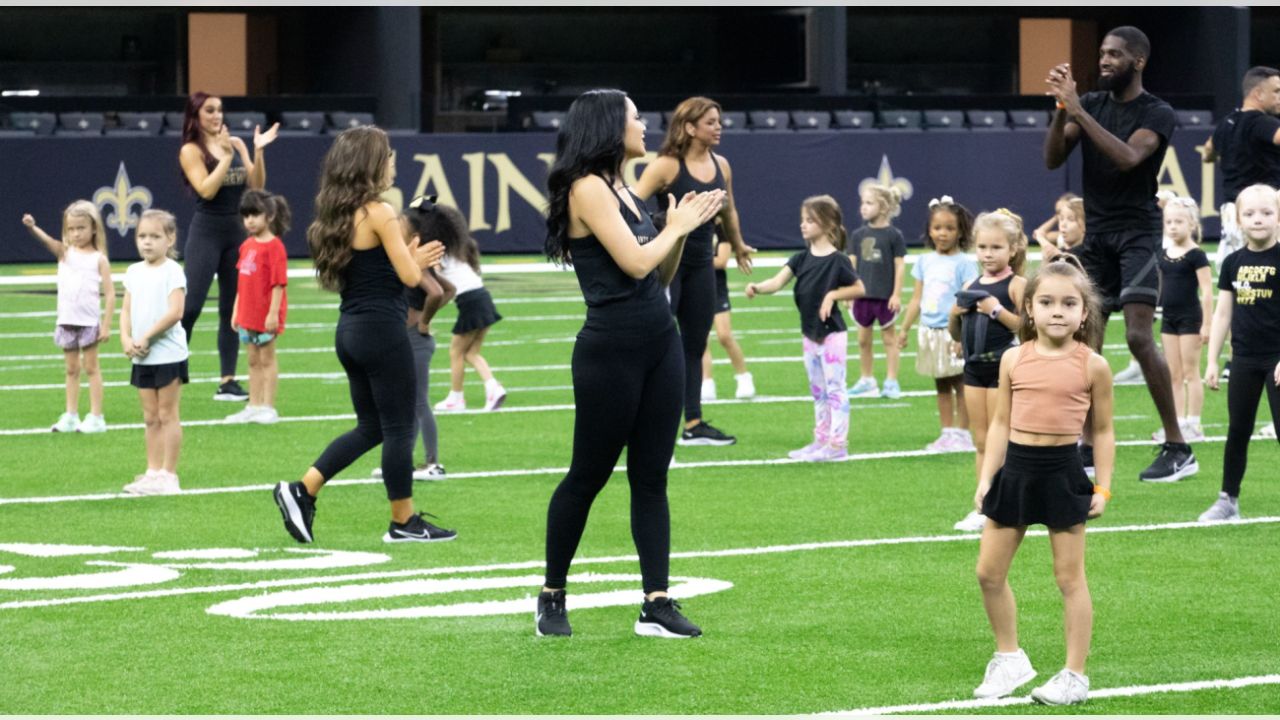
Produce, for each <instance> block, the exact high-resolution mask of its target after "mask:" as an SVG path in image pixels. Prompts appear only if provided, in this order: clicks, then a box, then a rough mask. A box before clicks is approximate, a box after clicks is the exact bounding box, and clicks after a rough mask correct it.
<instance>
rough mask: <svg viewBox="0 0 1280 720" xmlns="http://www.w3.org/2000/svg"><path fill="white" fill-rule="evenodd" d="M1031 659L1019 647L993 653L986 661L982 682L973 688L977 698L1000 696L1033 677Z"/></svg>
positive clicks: (1033, 669)
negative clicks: (1012, 650)
mask: <svg viewBox="0 0 1280 720" xmlns="http://www.w3.org/2000/svg"><path fill="white" fill-rule="evenodd" d="M1035 676H1036V671H1035V668H1033V667H1031V659H1030V658H1028V657H1027V653H1025V652H1024V651H1023V650H1022V649H1021V648H1019V649H1018V651H1017V652H1012V653H999V652H998V653H995V654H994V655H993V656H992V658H991V662H989V663H987V673H986V675H984V676H983V677H982V684H981V685H979V686H978V687H976V688H974V689H973V696H974V697H977V698H1002V697H1004V696H1006V695H1009V694H1010V693H1012V692H1013V691H1014V690H1017V689H1018V688H1020V687H1022V686H1023V685H1026V684H1027V683H1029V682H1031V681H1032V680H1033V679H1035Z"/></svg>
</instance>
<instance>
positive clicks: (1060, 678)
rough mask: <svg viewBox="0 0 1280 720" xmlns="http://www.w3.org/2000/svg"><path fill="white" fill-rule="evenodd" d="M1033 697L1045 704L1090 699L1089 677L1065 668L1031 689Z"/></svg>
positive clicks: (1069, 702) (1072, 702) (1073, 703)
mask: <svg viewBox="0 0 1280 720" xmlns="http://www.w3.org/2000/svg"><path fill="white" fill-rule="evenodd" d="M1031 699H1032V700H1035V701H1036V702H1038V703H1041V704H1043V705H1076V704H1079V703H1082V702H1084V701H1085V700H1088V699H1089V678H1087V677H1085V676H1084V675H1081V674H1080V673H1078V672H1075V671H1074V670H1068V669H1066V668H1063V669H1062V670H1060V671H1058V674H1057V675H1054V676H1053V677H1051V678H1049V682H1047V683H1045V684H1043V685H1041V686H1040V687H1038V688H1036V689H1035V690H1032V691H1031Z"/></svg>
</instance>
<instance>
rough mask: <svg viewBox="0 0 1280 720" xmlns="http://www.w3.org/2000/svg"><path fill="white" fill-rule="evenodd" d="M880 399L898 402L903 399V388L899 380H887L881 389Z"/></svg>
mask: <svg viewBox="0 0 1280 720" xmlns="http://www.w3.org/2000/svg"><path fill="white" fill-rule="evenodd" d="M880 397H882V398H889V399H890V400H897V399H898V398H900V397H902V386H901V385H899V384H898V381H897V380H888V379H886V380H885V381H884V387H883V388H881V389H880Z"/></svg>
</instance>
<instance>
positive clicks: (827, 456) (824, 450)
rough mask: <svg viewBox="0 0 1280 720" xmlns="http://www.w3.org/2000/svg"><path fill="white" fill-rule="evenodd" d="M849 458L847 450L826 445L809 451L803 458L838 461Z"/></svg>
mask: <svg viewBox="0 0 1280 720" xmlns="http://www.w3.org/2000/svg"><path fill="white" fill-rule="evenodd" d="M848 459H849V451H848V450H846V449H844V448H836V447H831V446H830V445H826V446H823V447H820V448H818V449H817V450H814V451H813V452H811V453H809V455H808V456H807V457H805V460H807V461H808V462H840V461H842V460H848Z"/></svg>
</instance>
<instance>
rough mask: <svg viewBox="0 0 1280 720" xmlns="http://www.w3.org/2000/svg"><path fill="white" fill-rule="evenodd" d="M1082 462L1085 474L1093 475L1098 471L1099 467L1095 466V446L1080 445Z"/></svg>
mask: <svg viewBox="0 0 1280 720" xmlns="http://www.w3.org/2000/svg"><path fill="white" fill-rule="evenodd" d="M1080 464H1081V465H1084V474H1085V475H1088V476H1089V477H1093V476H1094V475H1095V474H1096V473H1097V469H1096V468H1094V466H1093V446H1092V445H1081V446H1080Z"/></svg>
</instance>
